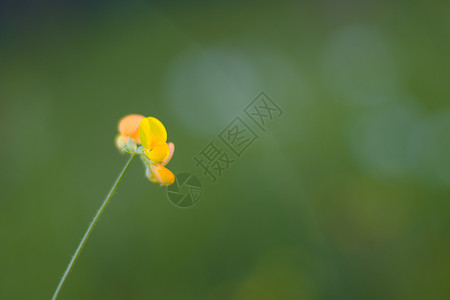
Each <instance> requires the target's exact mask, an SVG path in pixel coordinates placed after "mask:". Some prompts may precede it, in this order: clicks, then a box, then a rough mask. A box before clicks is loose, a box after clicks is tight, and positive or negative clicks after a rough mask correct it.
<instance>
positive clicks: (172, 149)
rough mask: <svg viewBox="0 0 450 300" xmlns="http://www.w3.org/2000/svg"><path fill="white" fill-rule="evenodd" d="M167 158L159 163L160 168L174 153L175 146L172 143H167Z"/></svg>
mask: <svg viewBox="0 0 450 300" xmlns="http://www.w3.org/2000/svg"><path fill="white" fill-rule="evenodd" d="M168 145H169V156H168V157H167V158H166V159H165V160H164V161H163V162H162V163H161V166H163V167H164V166H165V165H167V164H168V163H169V161H170V160H171V159H172V156H173V153H174V152H175V145H174V144H173V143H169V144H168Z"/></svg>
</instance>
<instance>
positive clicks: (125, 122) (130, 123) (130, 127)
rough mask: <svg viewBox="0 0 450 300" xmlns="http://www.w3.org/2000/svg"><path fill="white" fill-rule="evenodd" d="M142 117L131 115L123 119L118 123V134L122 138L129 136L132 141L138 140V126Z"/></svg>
mask: <svg viewBox="0 0 450 300" xmlns="http://www.w3.org/2000/svg"><path fill="white" fill-rule="evenodd" d="M144 118H145V117H144V116H141V115H136V114H131V115H127V116H125V117H123V118H122V119H121V120H120V121H119V132H120V134H121V135H123V136H129V137H131V138H132V139H134V140H137V139H138V138H139V124H140V123H141V121H142V119H144Z"/></svg>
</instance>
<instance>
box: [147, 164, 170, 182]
mask: <svg viewBox="0 0 450 300" xmlns="http://www.w3.org/2000/svg"><path fill="white" fill-rule="evenodd" d="M150 168H151V171H152V173H153V175H154V178H155V179H156V180H158V183H159V184H161V185H171V184H172V183H174V181H175V175H173V173H172V172H171V171H170V170H169V169H167V168H165V167H163V166H161V165H150ZM149 179H150V178H149ZM150 180H151V179H150Z"/></svg>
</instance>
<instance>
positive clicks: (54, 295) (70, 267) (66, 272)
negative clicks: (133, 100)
mask: <svg viewBox="0 0 450 300" xmlns="http://www.w3.org/2000/svg"><path fill="white" fill-rule="evenodd" d="M135 157H136V154H132V155H131V156H130V159H129V160H128V162H127V164H126V165H125V167H124V168H123V170H122V172H121V173H120V174H119V177H117V179H116V182H115V183H114V185H113V187H112V188H111V190H110V191H109V193H108V196H106V199H105V200H104V201H103V203H102V205H101V206H100V208H99V209H98V211H97V214H96V215H95V217H94V219H92V222H91V224H90V225H89V228H88V230H87V231H86V233H85V234H84V236H83V238H82V239H81V242H80V244H79V245H78V248H77V250H76V251H75V254H74V255H73V257H72V259H71V260H70V263H69V265H68V266H67V269H66V271H65V272H64V275H63V277H62V278H61V280H60V282H59V284H58V287H57V288H56V291H55V293H54V294H53V298H52V300H55V299H56V298H57V297H58V295H59V292H60V291H61V288H62V286H63V284H64V282H65V281H66V279H67V276H68V275H69V273H70V271H71V270H72V268H73V265H74V264H75V262H76V260H77V258H78V256H80V252H81V250H82V249H83V247H84V245H85V244H86V241H87V239H88V237H89V235H90V234H91V232H92V230H93V229H94V226H95V224H97V222H98V219H100V216H101V215H102V213H103V211H104V210H105V207H106V206H107V205H108V203H109V201H110V200H111V197H112V195H113V194H114V192H115V191H116V189H117V186H118V185H119V183H120V181H121V180H122V178H123V176H124V175H125V173H126V172H127V170H128V167H129V166H130V164H131V162H132V161H133V159H134V158H135Z"/></svg>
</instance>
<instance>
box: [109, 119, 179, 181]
mask: <svg viewBox="0 0 450 300" xmlns="http://www.w3.org/2000/svg"><path fill="white" fill-rule="evenodd" d="M139 144H142V146H141V147H139V148H137V145H139ZM116 145H117V147H118V148H119V150H121V151H122V152H127V153H130V154H136V155H139V156H141V159H142V161H143V162H144V165H145V168H146V176H147V178H148V179H149V180H150V181H151V182H154V183H158V184H160V185H170V184H172V183H173V182H174V181H175V176H174V175H173V173H172V172H171V171H170V170H168V169H167V168H165V165H167V164H168V163H169V161H170V159H171V158H172V156H173V152H174V151H175V145H174V144H173V143H167V131H166V128H165V127H164V125H163V124H162V123H161V121H159V120H158V119H156V118H154V117H148V118H145V117H144V116H141V115H127V116H125V117H123V118H122V119H121V120H120V122H119V135H118V136H117V137H116Z"/></svg>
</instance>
